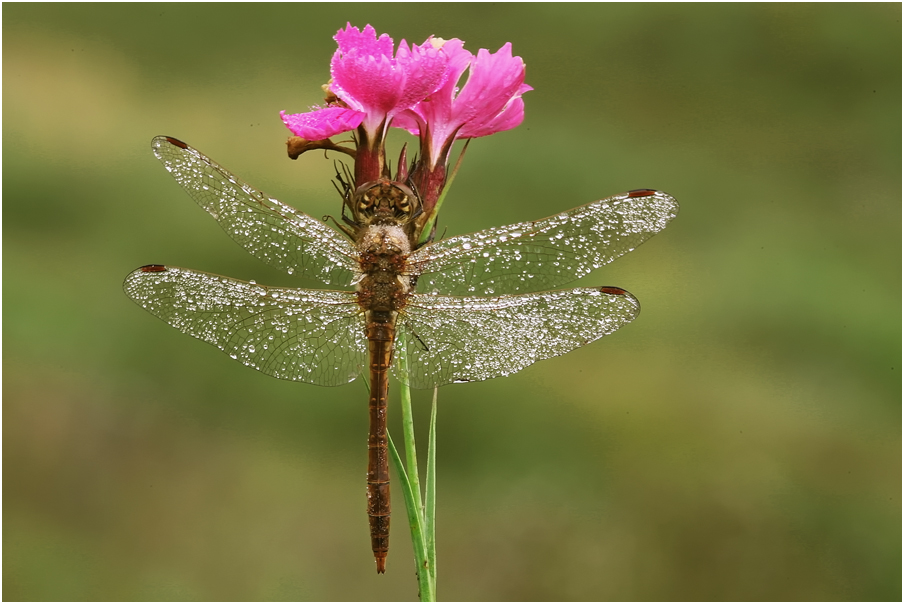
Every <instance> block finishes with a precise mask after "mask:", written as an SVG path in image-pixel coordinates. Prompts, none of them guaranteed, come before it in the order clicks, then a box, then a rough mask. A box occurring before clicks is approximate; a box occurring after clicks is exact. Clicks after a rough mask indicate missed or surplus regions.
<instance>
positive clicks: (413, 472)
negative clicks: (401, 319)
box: [396, 334, 423, 517]
mask: <svg viewBox="0 0 904 604" xmlns="http://www.w3.org/2000/svg"><path fill="white" fill-rule="evenodd" d="M396 352H397V354H398V355H399V364H400V365H401V366H402V367H403V368H404V370H405V373H407V372H408V358H407V356H406V355H405V337H404V335H402V334H399V340H398V344H397V345H396ZM400 395H401V399H402V436H403V438H404V441H405V466H406V467H407V468H408V478H409V480H410V481H411V489H412V491H414V500H415V502H417V509H418V514H420V515H421V516H422V517H423V511H422V507H421V482H420V478H419V476H418V475H419V474H420V472H418V467H417V446H416V444H415V442H414V416H413V414H412V413H411V388H409V387H408V385H407V384H405V383H404V382H403V383H402V384H401V389H400Z"/></svg>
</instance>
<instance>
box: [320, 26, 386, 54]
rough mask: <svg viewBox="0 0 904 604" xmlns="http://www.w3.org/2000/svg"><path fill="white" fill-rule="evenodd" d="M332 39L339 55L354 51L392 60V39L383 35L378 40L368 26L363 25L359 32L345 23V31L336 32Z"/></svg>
mask: <svg viewBox="0 0 904 604" xmlns="http://www.w3.org/2000/svg"><path fill="white" fill-rule="evenodd" d="M333 39H334V40H336V43H337V44H338V45H339V52H341V53H347V52H351V51H356V52H358V53H360V54H366V55H371V56H377V55H384V56H387V57H390V58H392V38H390V37H389V34H383V35H381V36H380V37H379V39H378V38H377V32H376V30H374V28H373V27H371V26H370V25H365V26H364V31H363V32H361V31H358V28H357V27H353V26H352V24H351V23H346V24H345V29H340V30H339V31H337V32H336V35H335V36H333Z"/></svg>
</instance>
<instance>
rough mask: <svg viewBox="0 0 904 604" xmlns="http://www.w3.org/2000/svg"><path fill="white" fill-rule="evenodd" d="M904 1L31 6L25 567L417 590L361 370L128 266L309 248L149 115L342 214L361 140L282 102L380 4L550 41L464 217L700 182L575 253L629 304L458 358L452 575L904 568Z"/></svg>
mask: <svg viewBox="0 0 904 604" xmlns="http://www.w3.org/2000/svg"><path fill="white" fill-rule="evenodd" d="M900 19H901V6H900V5H899V4H883V5H872V4H856V5H840V4H833V5H821V4H806V5H800V4H794V5H786V4H781V5H636V4H632V5H565V4H555V5H543V4H540V5H519V4H501V5H441V4H430V5H410V4H406V5H392V4H383V3H379V4H370V5H354V4H329V5H308V4H282V5H278V6H274V5H253V6H252V5H228V6H224V5H210V4H205V5H167V4H154V5H55V4H50V5H48V4H39V5H22V4H13V5H10V4H6V5H4V7H3V125H4V128H3V152H4V153H3V201H4V203H3V269H4V275H3V276H4V280H3V285H4V296H3V303H4V306H3V319H4V322H3V326H4V332H3V352H4V354H3V370H4V373H3V377H4V380H3V395H4V397H3V420H4V421H3V487H4V489H3V495H4V496H3V554H4V557H3V563H4V564H3V597H4V599H6V600H120V599H121V600H170V599H177V600H208V599H214V600H246V599H251V600H257V599H262V600H268V599H274V600H286V599H289V600H292V599H299V600H360V599H366V600H370V599H374V600H384V599H385V600H406V599H408V600H411V599H416V585H415V582H414V572H413V571H414V569H413V565H412V564H413V563H412V558H411V546H410V542H409V537H408V534H407V531H406V527H405V521H404V514H403V512H402V509H403V508H402V500H401V497H400V494H399V492H398V491H396V492H395V496H394V497H395V504H396V515H395V517H396V521H395V524H394V531H393V542H392V551H391V554H390V557H389V566H388V573H387V574H386V575H385V576H377V575H376V574H375V573H374V566H373V559H372V556H371V553H370V549H369V541H368V536H367V519H366V515H365V499H364V469H365V463H366V461H365V458H366V440H365V434H366V430H367V413H366V411H365V406H366V404H367V403H366V395H365V390H364V387H363V386H362V383H361V381H359V382H356V383H354V384H352V385H349V386H345V387H341V388H332V389H330V388H320V387H316V386H310V385H305V384H295V383H289V382H282V381H279V380H274V379H271V378H268V377H266V376H264V375H261V374H258V373H256V372H254V371H253V370H251V369H248V368H245V367H242V366H240V365H238V364H236V363H235V362H233V361H232V360H230V359H229V358H228V357H226V356H225V355H223V354H222V353H220V352H219V351H217V350H216V349H214V348H212V347H210V346H208V345H206V344H204V343H202V342H199V341H197V340H193V339H191V338H189V337H187V336H184V335H182V334H179V333H178V332H176V331H175V330H173V329H171V328H170V327H168V326H166V325H165V324H164V323H162V322H160V321H158V320H157V319H155V318H154V317H152V316H150V315H149V314H147V313H145V312H144V311H142V310H141V309H140V308H138V307H137V306H136V305H134V304H133V303H132V302H130V301H129V300H128V299H127V298H126V297H125V295H124V294H123V293H122V290H121V282H122V279H123V278H124V277H125V275H126V274H127V273H128V272H129V271H131V270H132V269H134V268H136V267H138V266H141V265H144V264H150V263H167V264H173V265H177V266H185V267H191V268H195V269H201V270H205V271H209V272H215V273H220V274H224V275H230V276H232V277H237V278H241V279H252V278H253V279H256V280H257V281H258V282H261V283H267V284H271V285H293V284H297V285H304V286H311V285H312V284H310V283H304V282H299V281H296V280H293V279H292V278H290V277H289V276H287V275H285V274H281V273H279V272H277V271H275V270H273V269H270V268H268V267H266V266H264V265H262V264H261V263H259V262H258V261H257V260H255V259H254V258H253V257H251V256H250V255H248V254H247V253H246V252H245V251H244V250H242V249H241V248H239V247H238V246H237V245H235V244H234V243H232V242H231V241H230V239H229V238H228V237H227V236H225V235H224V233H223V232H222V231H221V230H220V229H219V227H218V226H217V225H216V224H215V223H214V221H212V220H211V219H210V217H209V216H208V215H207V214H206V213H204V212H203V211H202V210H200V209H199V208H198V207H197V206H196V205H195V204H194V203H193V202H192V201H191V199H190V198H189V197H188V196H187V195H186V194H184V193H183V192H182V191H181V189H180V188H179V187H178V186H177V185H176V184H175V182H174V181H173V180H172V178H170V177H169V176H168V175H167V174H166V172H165V171H164V170H163V169H162V167H161V166H160V165H159V164H158V162H157V161H156V160H155V159H154V157H153V155H152V153H151V150H150V140H151V137H153V136H154V135H157V134H167V135H171V136H176V137H179V138H181V139H183V140H186V141H187V142H189V143H190V144H192V145H193V146H195V147H197V148H199V149H200V150H201V151H203V152H205V153H207V154H208V155H210V156H211V157H213V158H214V159H216V160H217V161H218V162H220V163H221V164H223V165H225V166H226V167H228V168H230V169H231V170H233V171H234V172H235V173H236V174H238V175H239V176H241V177H243V178H245V179H246V180H248V182H250V183H252V184H253V185H254V186H256V187H259V188H261V189H263V190H264V191H266V192H268V193H269V194H271V195H274V196H276V197H278V198H280V199H281V200H283V201H285V202H287V203H289V204H291V205H294V206H295V207H297V208H299V209H301V210H303V211H305V212H307V213H309V214H311V215H313V216H321V215H323V214H327V213H334V214H335V213H337V212H338V211H339V203H338V202H339V198H338V196H337V195H336V193H335V192H334V191H333V189H332V186H331V185H330V178H331V176H332V162H331V161H325V160H324V159H323V156H322V155H320V154H317V153H312V154H309V155H306V156H303V157H302V158H301V159H299V160H298V161H295V162H293V161H290V160H289V159H288V158H287V157H286V153H285V147H284V141H285V139H286V137H287V136H288V131H287V130H285V128H284V127H283V125H282V123H281V121H280V119H279V115H278V112H279V111H280V110H282V109H284V110H287V111H290V112H300V111H304V110H306V109H307V108H308V107H309V106H310V105H313V104H316V103H318V102H320V100H321V98H322V95H321V91H320V89H319V86H320V85H321V84H323V83H324V82H326V80H327V79H328V77H329V72H328V65H329V59H330V56H331V54H332V52H333V49H334V47H335V46H334V42H333V40H332V36H333V34H334V33H335V31H336V30H337V29H339V28H340V27H342V26H344V25H345V23H346V21H351V22H352V23H353V24H356V25H359V26H363V25H365V24H367V23H370V24H373V25H374V26H375V27H376V29H377V31H379V32H387V33H389V34H390V35H392V36H393V37H394V39H395V40H396V41H398V40H400V39H401V38H405V39H407V40H409V41H413V42H422V41H423V40H424V39H425V38H426V37H427V36H428V35H430V34H436V35H438V36H442V37H446V38H451V37H458V38H461V39H463V40H465V41H466V43H467V47H468V48H470V49H472V50H474V51H476V49H477V48H490V49H492V50H495V49H497V48H498V47H499V46H501V45H502V44H503V43H504V42H506V41H511V42H512V43H513V46H514V50H515V53H516V54H518V55H520V56H522V57H523V58H524V60H525V61H526V63H527V65H528V70H527V82H528V83H529V84H531V85H532V86H533V87H534V88H535V91H533V92H531V93H529V94H528V95H526V97H525V99H526V105H527V118H526V120H525V122H524V124H523V125H522V126H521V127H520V128H518V129H516V130H514V131H511V132H507V133H502V134H498V135H496V136H492V137H489V138H485V139H480V140H477V141H474V143H473V144H472V145H471V148H470V149H469V152H468V157H467V158H466V160H465V163H464V166H463V168H462V171H461V173H460V174H459V177H458V179H457V180H456V182H455V185H454V187H453V188H452V192H451V194H450V196H449V198H448V199H447V203H446V206H445V208H444V213H443V215H442V217H441V220H442V224H441V228H443V227H445V228H446V229H447V231H446V232H447V234H449V235H452V234H458V233H464V232H471V231H476V230H480V229H483V228H486V227H490V226H496V225H503V224H507V223H511V222H517V221H522V220H529V219H536V218H540V217H543V216H547V215H550V214H554V213H557V212H560V211H563V210H567V209H569V208H571V207H574V206H577V205H581V204H584V203H588V202H590V201H593V200H595V199H599V198H600V197H604V196H607V195H611V194H614V193H618V192H621V191H625V190H628V189H636V188H643V187H654V188H659V189H663V190H665V191H668V192H669V193H671V194H673V195H675V196H676V197H677V198H678V200H679V201H680V203H681V204H682V210H681V215H680V216H679V217H678V218H677V220H675V221H674V222H673V223H672V224H671V226H670V227H669V228H668V229H667V230H666V231H665V232H663V233H662V234H660V235H658V236H657V237H655V238H654V239H653V240H651V241H650V242H649V243H647V244H646V245H644V246H642V247H641V248H639V249H638V250H637V251H635V252H633V253H631V254H629V255H628V256H626V257H624V258H622V259H620V260H618V261H617V262H615V263H614V264H612V265H610V266H608V267H606V268H604V269H601V270H599V271H596V272H595V273H594V274H592V275H591V276H590V277H588V278H585V279H583V280H582V281H581V282H580V283H583V284H597V285H617V286H620V287H624V288H626V289H628V290H630V291H631V292H632V293H634V294H635V295H636V296H637V297H638V298H639V299H640V300H641V303H642V305H643V312H642V313H641V315H640V317H639V319H638V320H637V321H636V322H635V323H633V324H632V325H630V326H628V327H626V328H624V329H623V330H621V331H619V332H618V333H617V334H615V335H613V336H611V337H609V338H606V339H605V340H603V341H601V342H598V343H595V344H592V345H590V346H587V347H585V348H583V349H581V350H578V351H575V352H573V353H571V354H569V355H567V356H565V357H561V358H558V359H552V360H548V361H545V362H543V363H540V364H537V365H535V366H533V367H531V368H529V369H527V370H525V371H523V372H522V373H520V374H518V375H515V376H512V377H509V378H505V379H498V380H491V381H488V382H484V383H476V384H467V385H455V386H449V387H446V388H443V389H441V390H440V393H439V402H440V415H439V428H438V442H439V457H438V473H439V483H438V498H439V500H438V510H437V513H438V535H437V539H438V543H439V563H438V568H439V590H438V593H439V596H440V598H441V599H447V600H511V599H514V600H548V599H549V600H573V599H577V600H581V599H585V600H611V599H615V600H660V599H665V600H722V599H727V600H900V598H901V463H900V461H901V230H900V227H901V20H900ZM393 140H394V141H395V144H398V143H399V142H400V141H401V140H403V137H401V136H400V135H396V137H395V138H394V139H393ZM392 388H393V393H392V394H393V395H396V394H397V392H398V389H397V388H396V387H395V386H393V387H392ZM415 396H416V398H415V404H416V406H417V409H416V412H417V419H418V421H419V422H420V424H419V426H420V431H421V433H423V432H424V429H425V425H426V424H425V422H426V419H427V413H426V412H427V410H428V406H429V404H428V403H429V394H428V393H425V392H416V393H415ZM392 404H393V405H396V404H397V401H396V400H395V399H393V401H392ZM391 413H392V419H393V420H394V422H393V423H392V424H391V425H392V426H393V428H392V429H393V430H394V432H395V433H396V434H398V433H399V429H398V424H397V423H395V422H397V421H398V415H399V414H398V413H397V409H394V410H393V411H392V412H391ZM422 447H423V445H422ZM422 452H423V448H422Z"/></svg>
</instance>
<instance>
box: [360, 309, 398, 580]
mask: <svg viewBox="0 0 904 604" xmlns="http://www.w3.org/2000/svg"><path fill="white" fill-rule="evenodd" d="M366 316H367V328H366V329H367V341H368V348H369V349H370V405H369V407H370V432H369V434H368V438H367V515H368V519H369V522H370V544H371V549H372V550H373V553H374V559H375V560H376V562H377V572H378V573H383V572H385V570H386V556H387V554H388V553H389V515H390V501H389V453H388V450H387V438H386V399H387V398H388V395H389V367H390V366H391V365H392V343H393V340H394V339H395V317H394V316H393V315H391V314H390V313H385V312H380V311H377V312H368V313H367V314H366ZM380 319H383V320H380Z"/></svg>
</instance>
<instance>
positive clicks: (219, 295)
mask: <svg viewBox="0 0 904 604" xmlns="http://www.w3.org/2000/svg"><path fill="white" fill-rule="evenodd" d="M123 289H124V290H125V292H126V295H128V296H129V297H130V298H132V300H134V301H135V302H136V303H137V304H138V305H140V306H141V307H143V308H144V309H145V310H147V311H148V312H149V313H151V314H152V315H154V316H156V317H159V318H160V319H162V320H163V321H165V322H166V323H169V324H170V325H172V326H173V327H175V328H176V329H178V330H179V331H181V332H183V333H187V334H188V335H190V336H193V337H195V338H198V339H199V340H204V341H205V342H208V343H210V344H213V345H214V346H216V347H217V348H219V349H220V350H222V351H223V352H225V353H226V354H228V355H229V356H230V357H232V358H233V359H236V360H238V361H240V362H241V363H243V364H244V365H247V366H249V367H253V368H254V369H257V370H258V371H262V372H263V373H266V374H267V375H272V376H273V377H277V378H280V379H284V380H296V381H299V382H308V383H311V384H319V385H321V386H338V385H341V384H345V383H347V382H350V381H352V380H354V379H355V377H357V376H358V374H360V373H361V370H362V369H363V368H364V366H365V359H366V356H367V340H366V339H365V337H364V326H363V318H362V315H361V313H360V310H359V307H358V304H357V298H356V296H355V294H354V293H353V292H339V291H318V290H310V289H290V288H278V287H264V286H263V285H257V284H255V283H247V282H245V281H238V280H236V279H230V278H228V277H221V276H219V275H212V274H210V273H202V272H199V271H193V270H189V269H184V268H176V267H169V266H160V265H150V266H144V267H141V268H140V269H138V270H136V271H134V272H132V273H131V274H129V276H128V277H126V280H125V282H124V283H123Z"/></svg>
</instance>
